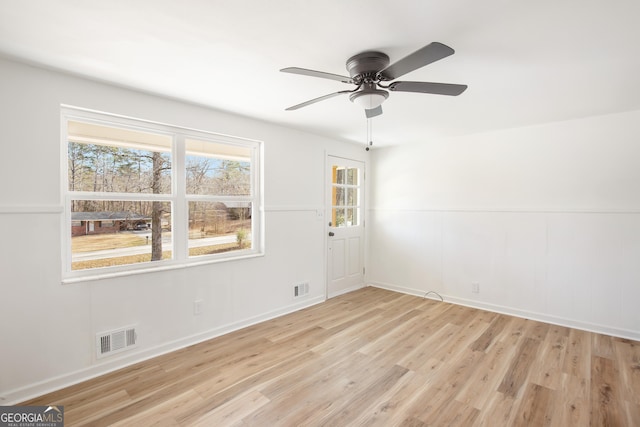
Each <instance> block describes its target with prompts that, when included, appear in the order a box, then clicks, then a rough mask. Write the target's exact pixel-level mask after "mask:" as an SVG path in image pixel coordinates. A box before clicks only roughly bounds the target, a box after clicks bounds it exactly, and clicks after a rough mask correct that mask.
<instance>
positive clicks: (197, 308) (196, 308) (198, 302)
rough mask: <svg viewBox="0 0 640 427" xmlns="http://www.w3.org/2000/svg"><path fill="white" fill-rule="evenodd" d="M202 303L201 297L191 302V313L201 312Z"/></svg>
mask: <svg viewBox="0 0 640 427" xmlns="http://www.w3.org/2000/svg"><path fill="white" fill-rule="evenodd" d="M202 304H204V301H203V300H201V299H197V300H195V301H194V302H193V314H194V315H196V316H197V315H198V314H202Z"/></svg>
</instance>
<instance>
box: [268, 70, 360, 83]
mask: <svg viewBox="0 0 640 427" xmlns="http://www.w3.org/2000/svg"><path fill="white" fill-rule="evenodd" d="M280 71H282V72H283V73H291V74H301V75H303V76H311V77H320V78H323V79H329V80H337V81H339V82H342V83H353V80H352V79H351V77H347V76H341V75H339V74H331V73H325V72H324V71H315V70H307V69H306V68H298V67H288V68H283V69H282V70H280Z"/></svg>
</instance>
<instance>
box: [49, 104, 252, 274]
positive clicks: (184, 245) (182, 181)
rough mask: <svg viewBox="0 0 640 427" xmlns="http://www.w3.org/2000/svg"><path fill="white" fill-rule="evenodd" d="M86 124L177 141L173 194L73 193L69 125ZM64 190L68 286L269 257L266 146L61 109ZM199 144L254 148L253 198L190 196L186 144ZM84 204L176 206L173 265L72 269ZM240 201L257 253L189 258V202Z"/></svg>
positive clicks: (162, 262) (249, 250)
mask: <svg viewBox="0 0 640 427" xmlns="http://www.w3.org/2000/svg"><path fill="white" fill-rule="evenodd" d="M69 121H81V122H86V123H95V124H99V125H105V126H113V127H118V128H124V129H131V130H137V131H142V132H152V133H156V134H164V135H169V136H172V138H173V143H172V155H171V193H170V194H150V193H98V192H96V193H94V192H79V191H75V192H74V191H70V190H69V180H68V136H67V130H68V122H69ZM60 130H61V137H60V140H61V188H62V202H63V211H64V214H63V215H62V224H61V230H62V252H63V253H62V263H63V265H62V282H63V283H75V282H82V281H88V280H98V279H103V278H108V277H118V276H127V275H132V274H139V273H145V272H155V271H161V270H167V269H176V268H185V267H189V266H195V265H202V264H210V263H217V262H223V261H231V260H238V259H244V258H252V257H258V256H263V255H264V206H263V200H264V196H263V191H264V190H263V188H264V187H263V163H262V162H263V150H264V148H263V142H262V141H257V140H252V139H246V138H239V137H235V136H229V135H222V134H217V133H213V132H207V131H202V130H196V129H190V128H184V127H179V126H174V125H167V124H163V123H157V122H152V121H147V120H140V119H134V118H130V117H125V116H119V115H114V114H109V113H104V112H98V111H94V110H88V109H83V108H79V107H73V106H67V105H63V106H61V126H60ZM186 139H198V140H203V141H210V142H214V143H218V144H228V145H236V146H241V147H243V148H249V149H250V151H251V178H250V179H251V194H249V195H247V196H202V195H187V194H186V174H185V168H186V165H185V140H186ZM75 199H81V200H105V199H107V200H136V201H154V200H159V201H165V202H170V203H171V207H172V208H171V218H172V225H171V229H172V235H173V248H172V251H173V256H172V259H170V260H159V261H153V262H144V263H136V264H128V265H122V266H113V267H104V268H94V269H86V270H72V269H71V260H72V254H71V237H72V236H71V224H72V220H71V201H72V200H75ZM225 200H226V201H238V202H250V203H251V208H252V215H251V222H252V226H251V228H252V235H251V241H252V245H251V248H246V249H239V250H234V251H229V252H223V253H219V254H212V255H203V256H198V257H189V248H188V243H189V230H188V225H189V224H188V222H189V218H188V202H189V201H225Z"/></svg>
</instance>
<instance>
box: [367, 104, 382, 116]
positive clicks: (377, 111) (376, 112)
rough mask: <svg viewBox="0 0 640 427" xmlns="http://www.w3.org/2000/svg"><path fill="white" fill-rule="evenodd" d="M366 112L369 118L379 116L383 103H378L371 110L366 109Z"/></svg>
mask: <svg viewBox="0 0 640 427" xmlns="http://www.w3.org/2000/svg"><path fill="white" fill-rule="evenodd" d="M364 114H365V115H366V116H367V119H370V118H372V117H376V116H379V115H380V114H382V105H378V106H377V107H376V108H371V109H369V110H364Z"/></svg>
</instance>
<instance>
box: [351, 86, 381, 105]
mask: <svg viewBox="0 0 640 427" xmlns="http://www.w3.org/2000/svg"><path fill="white" fill-rule="evenodd" d="M388 97H389V93H388V92H387V91H386V90H378V89H374V90H367V91H359V92H354V93H352V94H351V95H349V99H350V100H351V102H353V103H354V104H357V105H359V106H361V107H362V108H364V109H365V110H371V109H373V108H377V107H379V106H380V105H382V103H383V102H384V101H385V99H387V98H388Z"/></svg>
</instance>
